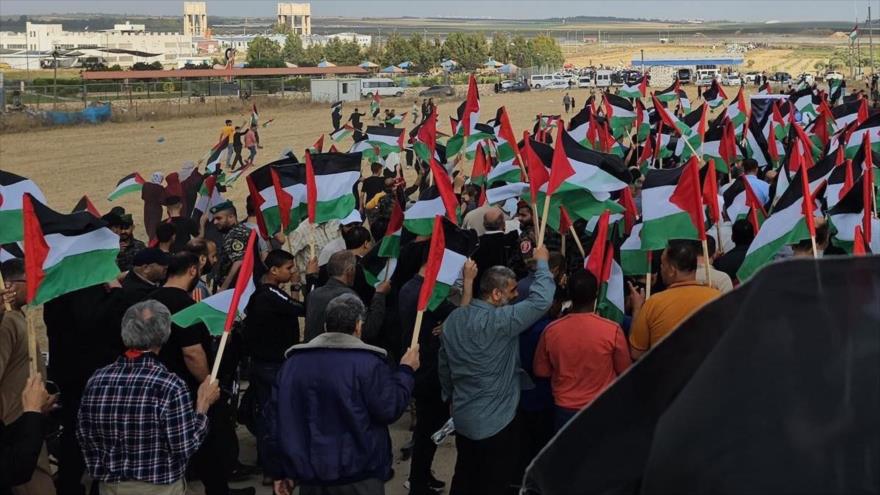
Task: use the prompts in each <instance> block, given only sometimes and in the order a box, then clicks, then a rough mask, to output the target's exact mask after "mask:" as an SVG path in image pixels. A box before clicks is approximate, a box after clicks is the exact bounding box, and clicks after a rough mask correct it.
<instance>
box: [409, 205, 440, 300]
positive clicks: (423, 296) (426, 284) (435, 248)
mask: <svg viewBox="0 0 880 495" xmlns="http://www.w3.org/2000/svg"><path fill="white" fill-rule="evenodd" d="M445 250H446V236H445V234H444V233H443V218H441V217H440V216H439V215H438V216H436V217H434V232H433V233H432V234H431V247H430V251H428V263H427V266H425V276H424V281H423V282H422V288H421V290H419V304H418V307H417V308H416V310H417V311H425V310H426V309H428V302H430V300H431V295H432V294H433V293H434V285H435V284H436V283H437V275H438V274H439V273H440V266H441V265H442V264H443V252H444V251H445Z"/></svg>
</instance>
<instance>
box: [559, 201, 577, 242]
mask: <svg viewBox="0 0 880 495" xmlns="http://www.w3.org/2000/svg"><path fill="white" fill-rule="evenodd" d="M572 225H574V224H573V223H572V221H571V217H569V216H568V210H566V209H565V207H564V206H560V207H559V233H560V234H562V235H565V233H566V232H568V231H569V230H570V229H571V226H572Z"/></svg>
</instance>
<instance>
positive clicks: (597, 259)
mask: <svg viewBox="0 0 880 495" xmlns="http://www.w3.org/2000/svg"><path fill="white" fill-rule="evenodd" d="M610 218H611V211H610V210H605V211H603V212H602V215H600V216H599V221H598V222H596V230H595V232H596V233H595V235H594V236H593V247H591V248H590V256H589V258H587V262H586V265H585V266H584V268H586V270H587V271H588V272H590V273H592V274H593V276H594V277H596V281H597V282H598V283H599V284H602V283H603V282H606V281H607V280H608V277H607V276H606V274H605V256H606V255H605V251H606V248H607V247H608V246H607V244H608V242H607V241H608V221H609V219H610ZM610 268H611V267H610V266H609V267H608V269H609V270H608V272H609V273H608V274H609V275H610Z"/></svg>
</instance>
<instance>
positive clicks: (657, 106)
mask: <svg viewBox="0 0 880 495" xmlns="http://www.w3.org/2000/svg"><path fill="white" fill-rule="evenodd" d="M653 99H654V112H655V113H656V114H657V117H658V118H659V119H660V121H661V122H663V125H665V126H666V127H669V128H670V129H672V130H674V131H675V133H676V134H678V135H679V136H690V135H691V134H692V132H691V126H690V125H689V124H686V123H685V122H683V121H681V120H679V119H678V117H676V116H675V115H674V114H672V113H671V112H669V110H667V109H666V108H665V107H664V106H663V104H662V103H660V100H659V99H658V98H657V96H656V95H654V96H653Z"/></svg>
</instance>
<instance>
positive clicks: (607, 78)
mask: <svg viewBox="0 0 880 495" xmlns="http://www.w3.org/2000/svg"><path fill="white" fill-rule="evenodd" d="M611 74H612V71H610V70H604V69H603V70H597V71H596V87H597V88H608V87H610V86H611Z"/></svg>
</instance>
